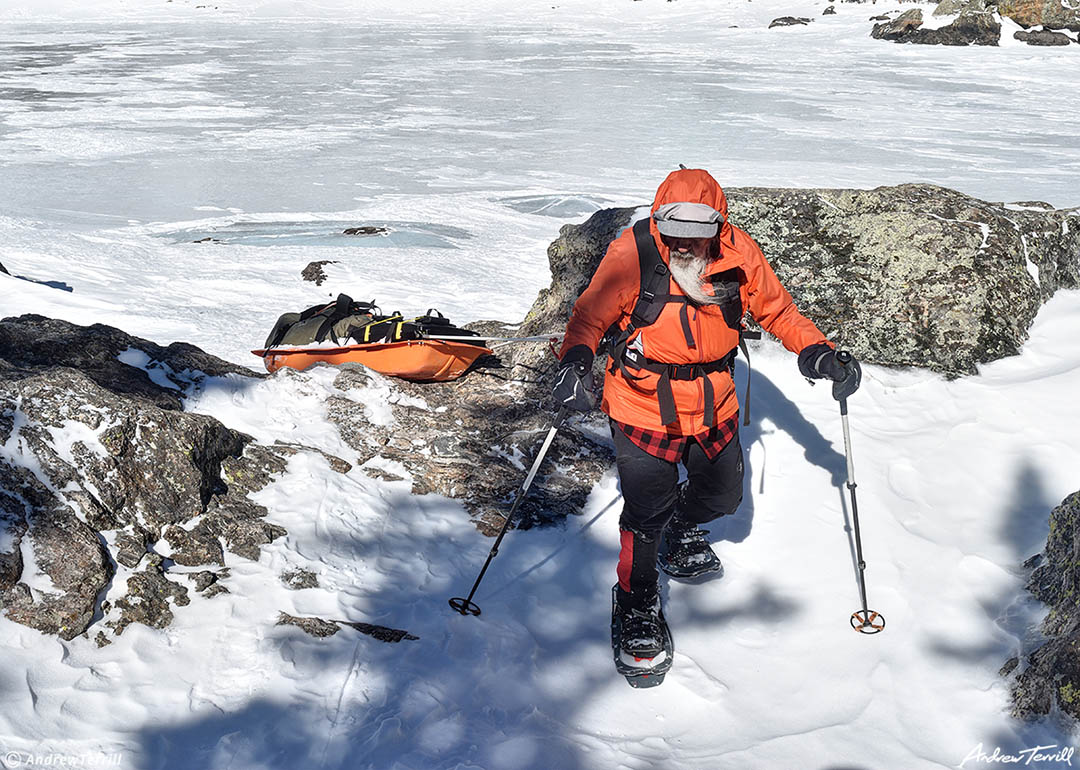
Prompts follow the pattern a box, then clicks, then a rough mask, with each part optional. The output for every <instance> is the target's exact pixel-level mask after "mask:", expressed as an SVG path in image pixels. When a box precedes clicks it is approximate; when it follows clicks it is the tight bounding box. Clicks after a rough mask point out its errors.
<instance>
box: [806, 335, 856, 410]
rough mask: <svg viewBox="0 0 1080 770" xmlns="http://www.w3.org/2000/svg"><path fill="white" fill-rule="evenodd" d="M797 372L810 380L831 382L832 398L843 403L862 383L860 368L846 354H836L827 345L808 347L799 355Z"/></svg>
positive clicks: (851, 357) (848, 354) (823, 343)
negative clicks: (828, 380)
mask: <svg viewBox="0 0 1080 770" xmlns="http://www.w3.org/2000/svg"><path fill="white" fill-rule="evenodd" d="M799 371H800V372H802V373H803V375H804V376H806V377H810V378H811V379H822V378H826V377H827V378H828V379H830V380H832V381H833V389H832V390H833V398H835V399H836V400H837V401H843V400H844V399H845V398H847V397H848V396H850V395H851V394H852V393H854V392H855V391H856V390H858V389H859V384H860V383H861V382H862V367H861V366H859V362H858V361H856V360H855V357H854V356H853V355H851V353H848V352H844V351H841V352H838V351H835V350H833V349H832V348H831V347H829V345H828V343H825V342H819V343H817V344H816V345H809V346H807V347H806V348H804V349H803V352H801V353H799Z"/></svg>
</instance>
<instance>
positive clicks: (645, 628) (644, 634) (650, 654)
mask: <svg viewBox="0 0 1080 770" xmlns="http://www.w3.org/2000/svg"><path fill="white" fill-rule="evenodd" d="M611 650H612V652H613V653H614V655H615V670H616V671H618V672H619V673H620V674H622V675H623V676H624V677H626V681H627V683H628V684H629V685H630V686H631V687H634V688H644V687H656V686H657V685H659V684H662V683H663V681H664V675H665V674H667V672H668V669H670V668H671V662H672V658H673V656H674V654H675V645H674V644H673V642H672V640H671V630H670V629H669V628H668V624H667V621H666V620H664V611H663V610H662V609H661V608H659V607H657V610H656V613H655V614H654V613H652V612H642V611H635V610H631V611H627V610H624V609H623V608H622V607H620V606H619V586H618V584H616V585H615V586H614V587H613V588H612V589H611Z"/></svg>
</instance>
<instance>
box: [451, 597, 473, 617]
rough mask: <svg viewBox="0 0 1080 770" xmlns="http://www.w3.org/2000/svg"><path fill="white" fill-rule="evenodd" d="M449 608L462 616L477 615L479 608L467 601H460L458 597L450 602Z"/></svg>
mask: <svg viewBox="0 0 1080 770" xmlns="http://www.w3.org/2000/svg"><path fill="white" fill-rule="evenodd" d="M450 606H451V607H453V608H454V610H455V611H457V612H460V613H461V614H462V615H479V614H480V608H479V607H478V606H476V604H475V603H473V602H470V601H469V600H468V599H462V598H461V597H460V596H455V597H454V598H453V599H451V600H450Z"/></svg>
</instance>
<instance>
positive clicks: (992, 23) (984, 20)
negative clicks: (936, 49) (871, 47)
mask: <svg viewBox="0 0 1080 770" xmlns="http://www.w3.org/2000/svg"><path fill="white" fill-rule="evenodd" d="M975 5H977V3H969V4H968V6H966V7H965V9H964V10H962V11H961V12H960V14H959V15H958V16H957V17H956V19H955V20H954V21H953V22H952V23H950V24H947V25H945V26H943V27H938V28H937V29H921V27H922V24H923V17H922V11H921V10H919V9H917V8H914V9H912V10H910V11H905V12H904V13H902V14H901V15H900V16H898V17H896V18H895V19H893V20H892V21H890V22H886V23H883V24H875V25H874V28H873V29H872V30H871V32H870V36H871V37H873V38H876V39H879V40H892V41H894V42H897V43H918V44H921V45H997V44H998V42H999V40H1000V39H1001V24H1000V23H999V22H998V20H997V17H996V16H995V15H994V13H992V12H991V11H984V10H981V9H978V8H976V7H975Z"/></svg>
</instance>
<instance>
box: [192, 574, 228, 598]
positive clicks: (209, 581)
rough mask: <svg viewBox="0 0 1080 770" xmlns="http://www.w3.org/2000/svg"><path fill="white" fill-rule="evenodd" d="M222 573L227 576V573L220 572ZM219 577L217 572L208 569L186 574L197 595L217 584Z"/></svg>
mask: <svg viewBox="0 0 1080 770" xmlns="http://www.w3.org/2000/svg"><path fill="white" fill-rule="evenodd" d="M222 573H223V574H228V571H227V570H222ZM219 577H221V576H220V575H219V574H218V573H217V572H214V571H213V570H208V569H204V570H199V571H198V572H189V573H188V578H190V579H191V581H192V582H193V583H194V584H195V590H196V592H198V593H202V592H203V591H205V590H206V589H207V588H209V587H210V586H212V585H214V584H215V583H217V582H218V579H219Z"/></svg>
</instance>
